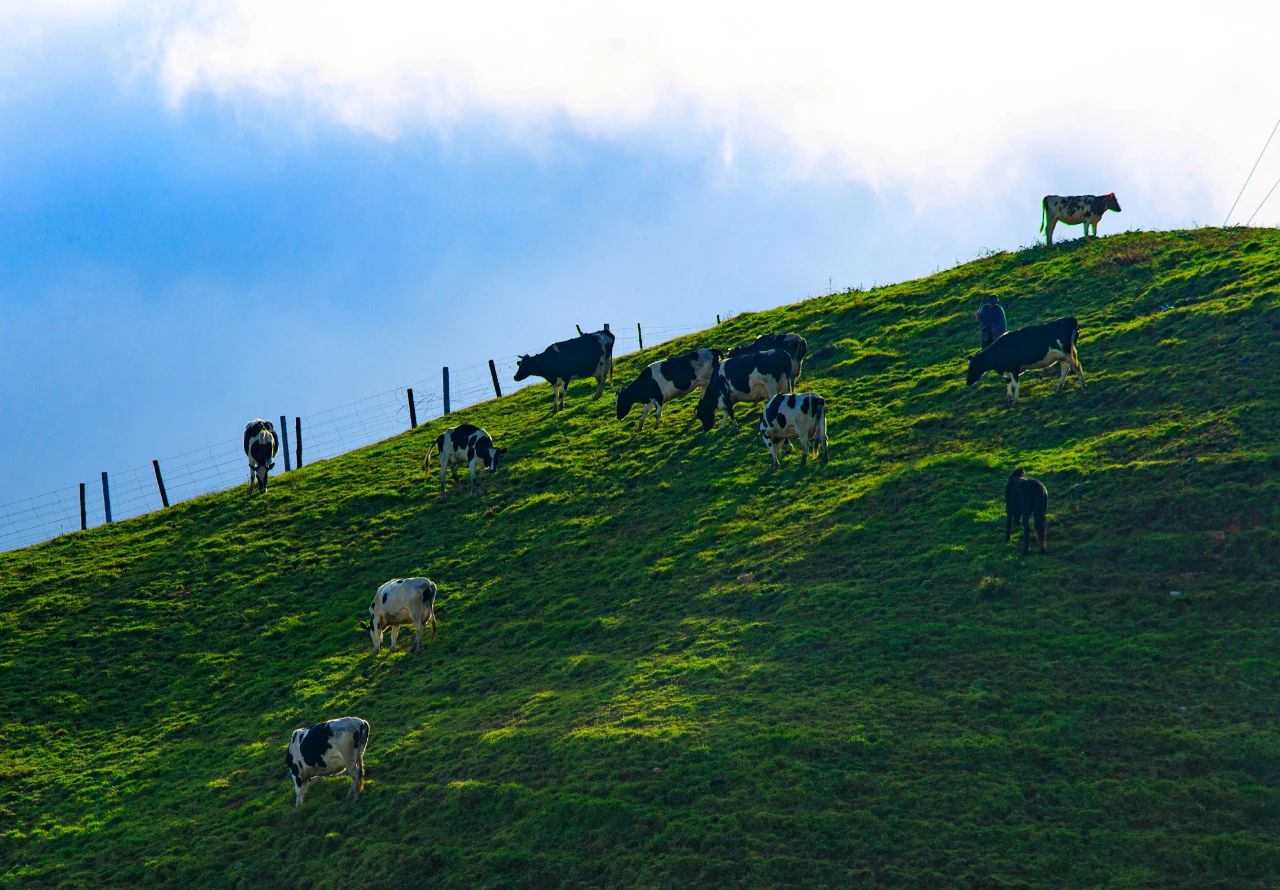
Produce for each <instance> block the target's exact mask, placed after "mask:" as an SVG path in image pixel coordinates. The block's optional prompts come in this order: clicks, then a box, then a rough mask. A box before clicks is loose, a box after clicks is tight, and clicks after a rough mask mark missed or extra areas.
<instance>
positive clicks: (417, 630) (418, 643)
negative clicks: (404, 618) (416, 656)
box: [413, 612, 422, 652]
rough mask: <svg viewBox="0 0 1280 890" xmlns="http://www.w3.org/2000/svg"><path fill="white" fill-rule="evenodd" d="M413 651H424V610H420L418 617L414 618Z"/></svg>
mask: <svg viewBox="0 0 1280 890" xmlns="http://www.w3.org/2000/svg"><path fill="white" fill-rule="evenodd" d="M413 630H414V636H413V651H414V652H421V651H422V612H418V615H417V617H415V618H414V619H413Z"/></svg>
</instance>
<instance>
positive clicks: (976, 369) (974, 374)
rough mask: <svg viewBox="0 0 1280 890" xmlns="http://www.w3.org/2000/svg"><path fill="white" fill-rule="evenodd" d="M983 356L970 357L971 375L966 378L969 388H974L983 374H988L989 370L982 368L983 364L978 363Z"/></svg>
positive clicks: (979, 354)
mask: <svg viewBox="0 0 1280 890" xmlns="http://www.w3.org/2000/svg"><path fill="white" fill-rule="evenodd" d="M981 355H982V353H978V355H971V356H969V373H968V375H967V376H966V378H965V380H966V382H967V383H968V385H969V386H973V385H974V384H975V383H977V382H978V380H979V379H980V378H981V377H982V375H983V374H985V373H987V369H986V368H984V367H982V365H981V363H980V362H979V361H978V358H979V357H980V356H981Z"/></svg>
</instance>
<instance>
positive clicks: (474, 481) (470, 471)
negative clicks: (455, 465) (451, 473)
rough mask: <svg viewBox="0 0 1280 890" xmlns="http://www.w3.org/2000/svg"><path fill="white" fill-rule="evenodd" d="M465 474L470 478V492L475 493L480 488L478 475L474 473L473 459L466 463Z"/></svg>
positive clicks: (474, 464)
mask: <svg viewBox="0 0 1280 890" xmlns="http://www.w3.org/2000/svg"><path fill="white" fill-rule="evenodd" d="M467 476H468V477H469V478H470V479H471V493H472V494H476V493H477V492H478V491H479V490H480V476H479V474H478V473H476V462H475V461H474V460H472V461H469V462H468V463H467Z"/></svg>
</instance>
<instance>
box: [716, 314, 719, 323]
mask: <svg viewBox="0 0 1280 890" xmlns="http://www.w3.org/2000/svg"><path fill="white" fill-rule="evenodd" d="M716 324H720V313H719V312H717V313H716Z"/></svg>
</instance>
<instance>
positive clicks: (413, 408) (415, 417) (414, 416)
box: [405, 387, 418, 430]
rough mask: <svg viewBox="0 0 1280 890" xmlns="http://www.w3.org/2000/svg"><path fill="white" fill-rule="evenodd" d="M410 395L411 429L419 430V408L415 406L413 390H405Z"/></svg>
mask: <svg viewBox="0 0 1280 890" xmlns="http://www.w3.org/2000/svg"><path fill="white" fill-rule="evenodd" d="M405 391H406V392H407V393H408V394H409V429H411V430H416V429H417V428H418V407H417V406H416V405H414V404H413V388H412V387H410V388H409V389H407V390H405Z"/></svg>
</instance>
